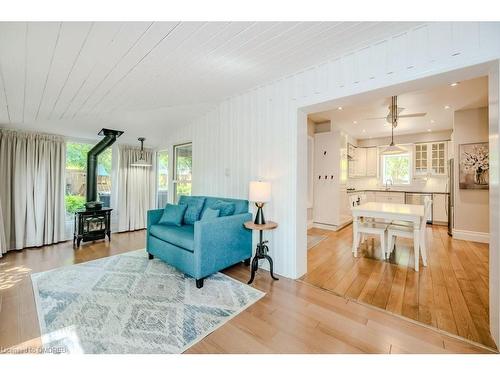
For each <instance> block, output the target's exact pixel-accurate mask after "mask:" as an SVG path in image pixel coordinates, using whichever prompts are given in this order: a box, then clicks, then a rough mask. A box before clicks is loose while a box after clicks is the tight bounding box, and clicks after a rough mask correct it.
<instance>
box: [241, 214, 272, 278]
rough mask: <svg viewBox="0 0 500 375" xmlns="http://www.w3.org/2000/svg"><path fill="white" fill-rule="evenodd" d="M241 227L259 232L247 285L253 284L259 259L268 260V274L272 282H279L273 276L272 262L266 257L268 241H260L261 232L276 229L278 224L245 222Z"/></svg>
mask: <svg viewBox="0 0 500 375" xmlns="http://www.w3.org/2000/svg"><path fill="white" fill-rule="evenodd" d="M243 226H244V227H245V228H247V229H251V230H258V231H259V243H258V244H257V250H256V251H255V256H254V257H253V259H252V265H251V270H252V274H251V276H250V280H249V281H248V284H251V283H253V279H254V277H255V272H257V269H258V268H259V259H267V260H268V262H269V266H270V268H269V272H270V274H271V277H272V278H273V279H274V280H279V279H278V278H277V277H275V276H274V274H273V260H272V258H271V257H270V256H269V255H268V252H269V248H268V247H267V245H266V243H267V242H268V241H263V239H262V232H263V231H265V230H273V229H275V228H277V227H278V224H277V223H275V222H273V221H268V222H266V223H265V224H255V223H254V222H253V221H246V222H245V223H244V224H243Z"/></svg>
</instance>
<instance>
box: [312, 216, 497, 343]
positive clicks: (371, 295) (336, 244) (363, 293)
mask: <svg viewBox="0 0 500 375" xmlns="http://www.w3.org/2000/svg"><path fill="white" fill-rule="evenodd" d="M446 229H447V228H446V227H443V226H431V225H428V226H427V229H426V230H427V251H428V254H429V255H428V258H429V259H428V266H427V267H423V265H422V260H420V272H415V271H414V269H413V266H414V257H413V244H412V240H406V239H398V241H397V248H396V251H395V252H394V253H393V254H392V256H391V259H390V260H389V261H388V262H386V261H380V260H379V257H380V243H379V241H377V240H374V241H372V240H371V239H370V240H368V241H366V242H365V244H364V245H362V251H361V256H359V257H358V258H354V257H353V256H352V253H351V246H352V227H351V226H348V227H346V228H344V229H342V230H340V231H338V232H332V231H326V230H321V229H311V230H310V231H309V233H310V234H315V235H318V234H321V235H327V236H328V238H327V239H325V240H323V241H322V242H320V243H319V244H318V245H316V246H315V247H313V248H311V249H310V250H309V251H308V273H307V275H306V276H304V277H303V278H302V280H303V281H304V282H306V283H309V284H312V285H315V286H318V287H320V288H323V289H327V290H329V291H332V292H333V293H335V294H337V295H339V296H344V297H346V298H349V299H352V300H357V301H358V302H360V303H363V304H367V305H372V306H375V307H377V308H379V309H383V310H386V311H389V312H391V313H393V314H397V315H402V316H404V317H406V318H409V319H412V320H416V321H418V322H421V323H423V324H426V325H429V326H432V327H436V328H438V329H441V330H444V331H447V332H449V333H451V334H453V335H458V336H461V337H464V338H466V339H468V340H472V341H475V342H478V343H481V344H483V345H486V346H489V347H492V348H496V346H495V343H494V341H493V339H492V337H491V335H490V331H489V312H488V305H489V297H488V272H489V271H488V245H487V244H482V243H477V242H469V241H461V240H455V239H453V238H451V237H449V236H448V234H447V231H446Z"/></svg>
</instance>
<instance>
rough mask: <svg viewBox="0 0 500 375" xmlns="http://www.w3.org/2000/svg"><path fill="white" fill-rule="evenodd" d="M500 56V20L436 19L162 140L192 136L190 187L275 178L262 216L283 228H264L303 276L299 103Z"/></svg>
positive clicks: (238, 101) (203, 190)
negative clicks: (454, 21) (191, 178)
mask: <svg viewBox="0 0 500 375" xmlns="http://www.w3.org/2000/svg"><path fill="white" fill-rule="evenodd" d="M499 57H500V23H477V22H470V23H430V24H427V25H423V26H420V27H417V28H414V29H411V30H408V31H407V32H403V33H399V34H398V35H394V36H393V37H391V38H388V39H385V40H381V41H379V42H376V43H374V44H371V45H367V46H366V47H364V48H361V49H358V50H356V51H353V52H351V53H349V54H346V55H344V56H339V57H336V58H334V59H332V60H329V61H325V62H322V63H320V64H318V65H316V66H312V67H310V68H309V69H306V70H304V71H301V72H298V73H297V74H294V75H291V76H288V77H284V78H283V79H280V80H278V81H274V82H271V83H269V84H268V85H265V86H262V87H258V88H256V89H254V90H252V91H249V92H246V93H243V94H241V95H237V96H234V97H231V98H228V99H227V100H224V101H223V102H221V103H220V104H219V105H217V106H216V107H215V108H213V110H211V111H210V112H209V113H207V114H206V115H205V116H203V117H201V118H199V119H198V120H197V121H195V122H193V123H192V124H190V125H189V126H186V127H182V128H179V129H177V130H176V131H175V132H173V133H169V134H165V139H164V141H163V144H164V146H165V147H171V145H173V144H175V143H181V142H185V141H192V142H193V194H202V195H214V196H221V197H234V198H246V197H247V194H248V182H249V181H250V180H253V179H263V180H268V181H270V182H271V183H272V202H271V203H269V204H268V205H266V207H265V215H266V217H267V218H269V219H272V220H274V221H277V222H278V223H279V228H278V229H277V230H275V231H273V232H272V233H268V234H266V236H267V238H268V239H269V240H270V244H269V245H270V249H271V253H272V254H271V255H272V256H273V258H274V260H275V270H276V272H277V273H278V274H281V275H284V276H288V277H292V278H296V277H299V276H301V275H302V274H303V273H304V272H306V262H305V254H306V250H305V228H306V205H305V199H306V198H305V195H304V197H301V192H303V191H304V189H303V186H302V184H301V183H300V182H299V183H298V178H299V177H300V176H301V175H303V173H304V172H305V161H304V160H303V159H304V157H305V154H304V155H302V154H301V153H302V152H303V151H304V150H305V142H306V139H307V137H306V136H305V134H306V133H305V132H306V130H305V116H304V115H303V114H302V113H300V112H298V109H300V108H301V107H303V106H305V105H311V104H315V103H320V102H324V101H327V100H333V99H335V98H340V97H343V96H347V95H352V94H356V93H360V92H363V91H367V90H372V89H375V88H379V87H384V86H389V85H392V84H396V83H400V82H404V81H409V80H412V79H417V78H421V77H425V76H430V75H433V74H436V73H440V72H443V71H447V70H452V69H456V68H461V67H465V66H468V65H472V64H476V63H481V62H486V61H489V60H493V59H497V58H499ZM298 113H300V116H299V122H300V123H301V125H303V127H304V129H302V128H301V127H298V126H297V122H298V117H297V114H298ZM299 133H303V137H300V136H299ZM302 138H303V140H302ZM298 139H301V141H300V142H298ZM301 142H303V143H304V144H302V143H301ZM304 184H305V182H304ZM299 198H300V199H302V200H304V204H298V203H297V202H298V199H299ZM297 207H298V208H297ZM297 228H299V229H300V230H297ZM254 239H255V238H254Z"/></svg>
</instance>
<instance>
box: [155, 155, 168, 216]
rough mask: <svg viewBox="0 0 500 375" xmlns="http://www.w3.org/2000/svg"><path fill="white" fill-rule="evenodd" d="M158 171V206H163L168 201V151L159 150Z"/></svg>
mask: <svg viewBox="0 0 500 375" xmlns="http://www.w3.org/2000/svg"><path fill="white" fill-rule="evenodd" d="M157 163H158V165H157V171H158V197H157V207H158V208H163V207H165V205H166V204H167V201H168V152H167V151H158V155H157Z"/></svg>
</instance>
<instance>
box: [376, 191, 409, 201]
mask: <svg viewBox="0 0 500 375" xmlns="http://www.w3.org/2000/svg"><path fill="white" fill-rule="evenodd" d="M375 202H381V203H405V193H402V192H390V191H377V192H375Z"/></svg>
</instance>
